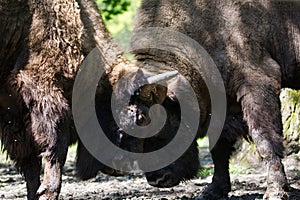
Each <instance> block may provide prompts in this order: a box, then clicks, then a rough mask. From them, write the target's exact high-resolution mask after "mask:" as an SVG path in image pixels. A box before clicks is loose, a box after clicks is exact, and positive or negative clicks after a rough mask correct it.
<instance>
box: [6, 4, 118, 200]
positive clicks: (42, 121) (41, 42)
mask: <svg viewBox="0 0 300 200" xmlns="http://www.w3.org/2000/svg"><path fill="white" fill-rule="evenodd" d="M0 21H1V22H0V35H1V39H0V85H1V87H0V137H1V141H2V148H3V150H5V151H6V152H7V153H8V155H9V157H10V158H11V159H12V160H13V161H14V163H15V166H16V167H17V169H18V170H19V171H20V172H21V173H22V174H23V175H24V177H25V180H26V186H27V198H28V199H31V200H33V199H58V196H59V192H60V188H61V179H62V178H61V175H62V168H63V166H64V163H65V160H66V155H67V150H68V145H70V144H72V143H74V142H76V141H77V133H76V131H75V127H74V125H73V119H72V113H71V110H70V107H71V96H72V95H71V94H72V87H73V84H74V79H75V76H76V73H77V71H78V68H79V66H80V64H81V62H82V60H83V59H84V58H85V57H86V56H87V55H88V54H89V52H90V51H91V50H92V49H94V48H95V47H98V48H99V49H100V50H101V52H102V54H103V57H106V58H107V59H105V62H106V70H107V71H110V68H111V66H112V64H113V63H116V60H117V59H119V58H120V56H121V55H122V50H121V48H120V47H119V46H118V45H117V44H116V43H115V42H114V41H113V40H112V38H111V36H110V35H109V33H108V31H107V30H106V28H105V25H104V23H103V21H102V17H101V15H100V13H99V11H98V8H97V6H96V4H95V3H94V1H92V0H90V1H86V0H83V1H81V0H77V1H75V0H71V1H70V0H54V1H46V0H13V1H10V0H1V1H0ZM101 94H103V93H101ZM101 94H100V93H99V95H101ZM98 110H99V112H100V113H102V111H101V110H102V108H101V106H100V107H99V108H98ZM100 121H101V120H100ZM108 134H109V133H108ZM109 137H110V136H109ZM112 137H113V136H112ZM116 140H117V138H116ZM85 155H86V150H85V149H84V148H83V147H81V145H79V147H78V160H77V163H78V164H77V167H78V174H79V176H80V177H81V178H85V177H88V176H91V175H90V174H89V173H90V171H91V170H89V168H88V166H89V165H88V162H89V161H90V160H92V158H93V157H92V156H91V155H90V154H88V156H85ZM42 158H43V159H44V161H45V168H44V177H43V181H42V183H41V181H40V173H41V169H42ZM98 170H102V171H103V172H105V173H109V174H113V175H116V174H117V172H116V171H115V170H113V169H110V168H109V167H106V166H105V165H103V164H101V163H97V171H98Z"/></svg>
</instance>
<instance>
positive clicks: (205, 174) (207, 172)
mask: <svg viewBox="0 0 300 200" xmlns="http://www.w3.org/2000/svg"><path fill="white" fill-rule="evenodd" d="M213 173H214V168H213V167H210V168H202V169H200V170H199V171H198V173H197V176H198V177H200V178H206V177H208V176H210V175H213Z"/></svg>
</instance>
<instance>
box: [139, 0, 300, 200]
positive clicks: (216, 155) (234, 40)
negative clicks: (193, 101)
mask: <svg viewBox="0 0 300 200" xmlns="http://www.w3.org/2000/svg"><path fill="white" fill-rule="evenodd" d="M147 27H162V28H168V29H171V30H174V31H178V32H181V33H184V34H186V35H187V36H189V37H191V38H193V39H194V40H196V41H197V42H198V43H199V44H200V45H202V46H203V47H204V48H205V49H206V50H207V51H208V53H209V54H210V55H211V57H212V58H213V59H214V61H215V63H216V64H217V66H218V68H219V71H220V72H221V75H222V77H223V80H224V84H225V88H226V92H227V98H228V108H227V119H226V122H225V126H224V129H223V132H222V135H221V138H220V140H219V142H218V143H217V145H216V146H215V147H214V149H213V150H212V157H213V161H214V165H215V172H214V177H213V182H212V184H211V185H210V186H209V187H208V188H207V190H206V191H205V192H204V194H203V196H202V197H201V199H219V198H222V197H226V196H227V195H228V192H229V191H230V178H229V172H228V165H229V161H228V160H229V158H230V155H231V152H232V150H233V145H234V143H235V141H236V139H237V138H238V137H239V136H241V135H247V136H246V137H251V138H252V140H253V142H254V143H255V144H256V146H257V150H258V152H259V153H260V155H261V157H262V158H263V160H264V161H265V162H266V166H267V169H268V177H267V183H268V188H267V191H266V193H265V196H264V198H265V199H269V198H271V199H272V198H276V199H286V198H287V193H286V191H285V190H286V187H287V180H286V176H285V172H284V168H283V165H282V163H281V159H282V157H283V156H284V147H283V145H282V140H283V137H282V124H281V114H280V101H279V93H280V89H281V88H283V87H291V88H295V89H299V86H300V81H299V80H300V70H299V69H300V65H299V63H300V3H299V1H271V0H234V1H223V0H209V1H208V0H195V1H189V0H172V1H169V0H166V1H157V0H145V1H143V3H142V7H141V9H140V10H139V12H138V14H137V17H136V26H135V28H136V29H140V28H147ZM155 36H156V35H154V36H153V37H155ZM134 53H135V54H136V55H137V59H138V63H137V65H138V66H142V67H144V68H146V69H147V70H148V71H157V70H162V69H166V68H169V69H171V70H174V69H176V70H178V71H179V72H180V73H181V74H183V75H184V76H186V78H187V79H188V80H190V81H191V85H192V86H193V88H194V90H195V91H196V93H197V95H198V98H199V104H200V107H201V114H202V119H204V121H203V122H205V119H207V118H209V115H208V114H209V104H208V103H207V100H206V99H207V96H206V95H207V91H206V92H205V86H204V85H203V81H202V79H201V78H200V79H199V78H198V77H197V75H195V74H196V73H193V72H194V71H193V70H192V68H190V67H189V65H188V64H187V63H186V62H184V61H183V60H182V59H178V58H176V56H175V57H174V55H171V54H170V53H168V52H167V53H166V52H161V51H158V50H153V49H151V50H145V49H143V50H138V51H135V52H134ZM153 66H158V67H157V68H155V67H153ZM197 83H198V84H197ZM205 107H206V108H205ZM202 108H204V110H203V109H202ZM207 109H208V110H207ZM205 110H206V111H205ZM203 117H204V118H203ZM203 122H200V124H202V125H204V124H205V123H203ZM159 142H160V138H159V137H158V138H157V140H153V141H152V143H151V144H150V145H149V146H152V148H156V144H157V143H159ZM144 150H145V149H144ZM191 154H192V153H191ZM180 159H182V158H180ZM180 159H179V160H178V162H177V161H176V162H175V163H173V164H172V165H170V166H169V167H166V168H164V169H162V170H159V171H156V172H153V173H150V174H148V178H149V177H150V176H151V178H149V179H151V181H152V183H153V179H156V180H160V181H159V182H157V181H155V180H154V184H156V186H158V187H166V186H169V187H170V186H172V185H175V184H177V183H178V179H179V180H182V179H184V178H185V177H184V176H185V174H186V173H185V172H184V171H182V172H180V170H178V169H183V167H182V165H184V164H185V163H186V161H183V162H180ZM189 162H190V163H189V164H188V165H187V166H185V167H189V166H191V165H193V163H195V162H197V157H196V156H194V160H193V159H191V158H190V160H189ZM176 165H177V167H176ZM161 171H164V173H161ZM174 171H175V172H176V173H173V172H174ZM155 174H156V175H155ZM166 174H167V175H166ZM146 175H147V174H146ZM165 175H166V176H165Z"/></svg>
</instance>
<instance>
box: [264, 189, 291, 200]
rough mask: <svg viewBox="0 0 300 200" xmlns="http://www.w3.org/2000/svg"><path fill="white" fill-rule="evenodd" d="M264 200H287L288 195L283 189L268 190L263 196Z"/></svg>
mask: <svg viewBox="0 0 300 200" xmlns="http://www.w3.org/2000/svg"><path fill="white" fill-rule="evenodd" d="M263 199H264V200H288V199H289V195H288V193H287V192H286V191H284V190H283V189H281V190H278V189H268V190H267V191H266V193H265V195H264V198H263Z"/></svg>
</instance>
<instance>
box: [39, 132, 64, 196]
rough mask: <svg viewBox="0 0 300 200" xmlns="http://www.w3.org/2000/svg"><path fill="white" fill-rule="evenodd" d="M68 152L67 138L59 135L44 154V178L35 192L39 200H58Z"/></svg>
mask: <svg viewBox="0 0 300 200" xmlns="http://www.w3.org/2000/svg"><path fill="white" fill-rule="evenodd" d="M67 151H68V143H67V137H66V136H65V135H64V134H63V133H61V134H60V135H59V136H58V137H57V142H56V143H55V146H54V147H52V148H51V147H49V148H48V149H47V150H46V153H45V156H44V158H45V168H44V178H43V182H42V184H41V186H40V188H39V189H38V191H37V195H38V196H39V200H56V199H58V196H59V193H60V189H61V183H62V169H63V166H64V164H65V160H66V156H67Z"/></svg>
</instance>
